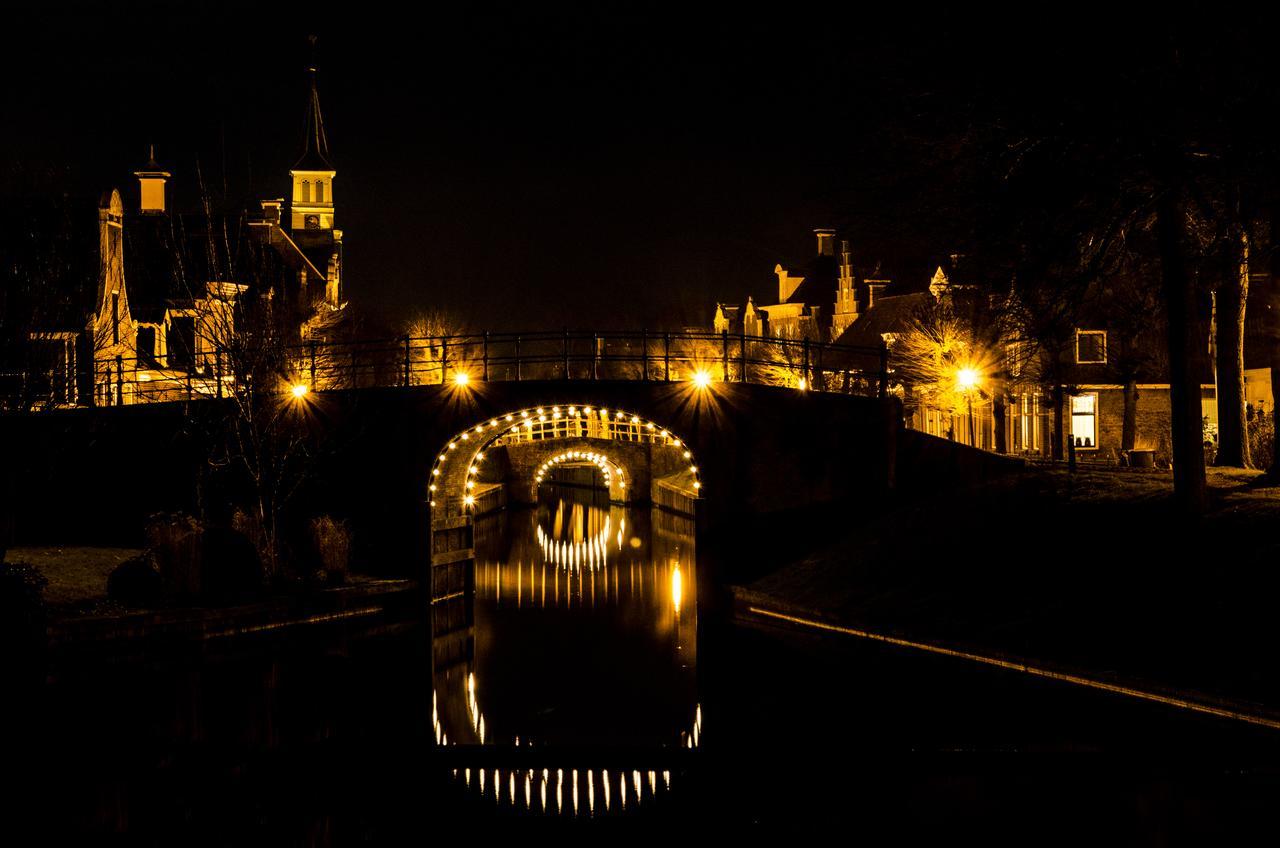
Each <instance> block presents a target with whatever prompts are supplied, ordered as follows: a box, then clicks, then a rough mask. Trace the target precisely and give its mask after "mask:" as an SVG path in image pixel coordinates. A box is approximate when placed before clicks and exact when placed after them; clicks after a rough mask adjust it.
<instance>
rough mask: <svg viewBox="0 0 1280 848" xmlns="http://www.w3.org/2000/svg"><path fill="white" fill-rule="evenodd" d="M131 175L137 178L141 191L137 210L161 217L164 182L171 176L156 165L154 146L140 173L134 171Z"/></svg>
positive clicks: (151, 147) (163, 209)
mask: <svg viewBox="0 0 1280 848" xmlns="http://www.w3.org/2000/svg"><path fill="white" fill-rule="evenodd" d="M133 175H134V176H135V177H137V178H138V186H139V188H140V190H141V192H140V193H141V197H142V199H141V203H140V204H139V206H138V208H139V209H140V210H141V211H142V212H148V213H151V214H156V215H161V214H163V213H164V211H165V204H164V201H165V197H164V189H165V181H166V180H168V179H169V177H170V176H172V175H171V174H170V173H169V172H168V171H166V170H165V169H164V168H161V167H160V166H159V165H158V164H156V146H155V145H154V144H153V145H151V146H150V155H149V156H148V157H147V164H146V165H144V166H143V167H142V170H140V171H134V172H133Z"/></svg>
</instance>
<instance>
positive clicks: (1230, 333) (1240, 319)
mask: <svg viewBox="0 0 1280 848" xmlns="http://www.w3.org/2000/svg"><path fill="white" fill-rule="evenodd" d="M1248 297H1249V241H1248V238H1247V236H1244V235H1241V237H1240V240H1239V242H1238V246H1236V247H1235V250H1233V251H1232V257H1231V259H1229V260H1228V261H1227V262H1226V267H1225V268H1224V269H1223V275H1222V280H1221V281H1220V283H1219V285H1218V298H1217V308H1216V310H1215V313H1216V316H1217V321H1216V322H1215V331H1214V334H1215V342H1216V344H1215V348H1216V353H1217V366H1218V377H1217V382H1218V386H1217V397H1218V454H1217V459H1216V462H1215V464H1217V465H1230V466H1233V467H1236V468H1248V467H1249V437H1248V432H1249V431H1248V429H1247V424H1246V420H1245V414H1246V413H1245V401H1244V318H1245V305H1246V303H1247V301H1248Z"/></svg>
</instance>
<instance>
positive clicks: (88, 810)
mask: <svg viewBox="0 0 1280 848" xmlns="http://www.w3.org/2000/svg"><path fill="white" fill-rule="evenodd" d="M699 651H700V655H699V689H700V693H701V695H700V697H701V698H702V715H703V733H702V739H701V744H700V747H699V749H698V750H696V751H692V752H687V751H686V752H680V751H672V750H666V751H661V752H658V753H657V761H658V762H659V763H660V765H658V766H657V768H669V769H670V770H671V772H672V783H671V785H672V789H671V791H670V792H668V793H663V794H661V795H660V796H659V797H656V798H654V799H651V800H647V801H646V803H645V804H644V805H642V806H639V807H637V806H633V807H630V808H628V809H627V810H626V811H625V812H621V811H619V810H618V807H617V800H618V799H617V797H616V796H615V797H614V807H613V810H612V812H610V813H608V814H605V813H602V812H600V811H599V810H598V809H597V810H596V811H595V812H594V813H589V812H588V811H587V810H586V800H585V799H583V800H582V805H581V807H580V809H579V811H578V812H577V813H573V812H571V811H570V807H569V801H568V799H567V798H566V800H565V802H564V807H563V809H562V811H561V812H558V813H544V812H541V811H540V810H539V811H534V812H529V811H528V810H526V809H525V808H524V806H523V805H522V804H521V803H514V804H513V803H511V802H510V801H509V800H508V799H504V798H503V797H501V796H500V795H499V796H497V797H495V795H494V793H493V790H492V784H490V787H489V789H488V792H487V793H485V792H481V791H478V790H477V789H476V788H475V780H474V778H473V780H472V785H471V788H470V789H467V788H464V787H463V786H462V785H461V783H460V781H458V780H457V779H453V778H452V777H451V769H452V768H453V767H455V766H457V765H459V764H461V763H465V762H468V761H469V760H468V759H467V757H470V756H473V755H474V756H475V758H476V759H475V761H474V762H475V765H477V766H482V767H497V766H501V767H503V768H504V769H508V770H509V768H510V767H511V765H513V764H514V765H517V766H522V765H523V764H525V763H533V759H536V763H533V764H535V765H540V766H549V767H550V769H551V771H552V773H555V771H556V769H558V768H563V769H564V770H565V771H566V772H568V770H570V769H574V768H577V769H582V770H586V769H588V768H591V769H595V770H596V771H597V773H598V772H599V770H600V769H601V768H609V769H613V770H614V772H613V773H614V774H617V773H618V772H619V771H623V772H624V773H625V770H626V769H628V768H630V767H631V766H630V764H628V763H627V762H625V759H626V756H627V755H626V754H624V753H619V752H618V751H615V750H611V749H600V750H576V751H573V752H555V751H547V752H546V753H545V755H543V754H542V753H539V752H534V753H533V754H532V755H530V753H529V752H528V749H525V750H524V751H523V752H516V753H515V754H511V752H506V753H504V752H503V751H501V750H499V751H493V750H484V751H479V752H471V753H469V752H465V751H463V752H459V751H457V750H456V749H455V750H449V751H446V753H447V754H448V756H449V758H448V759H445V758H444V757H443V756H442V752H441V750H440V749H438V748H436V747H434V745H433V740H432V733H431V682H430V681H431V675H430V671H429V660H430V651H429V645H428V639H427V636H426V634H425V632H424V631H423V630H422V629H421V628H417V627H409V628H407V629H404V630H402V631H400V632H395V633H385V632H384V633H382V634H381V635H376V636H370V635H361V634H357V633H355V632H353V631H351V630H349V629H347V628H344V627H335V628H331V629H329V630H326V631H324V632H323V634H321V633H318V632H313V633H311V634H309V635H306V636H298V635H296V636H293V637H287V636H263V637H261V638H255V639H254V640H251V641H246V642H243V643H240V644H238V645H229V646H227V648H226V649H224V650H222V651H220V652H219V653H217V654H205V655H203V656H200V657H190V658H187V659H185V660H183V661H180V662H174V663H170V664H164V665H155V664H153V665H150V666H130V667H127V668H117V669H113V670H109V671H108V670H103V671H100V672H92V673H91V672H87V673H85V674H83V675H79V676H76V677H74V678H73V677H67V678H65V679H63V680H61V681H59V682H57V683H56V684H53V685H51V686H49V687H47V688H46V689H44V690H43V691H41V693H40V694H39V696H38V697H37V698H36V700H35V701H34V702H33V703H31V704H30V705H29V707H30V709H29V710H27V711H26V712H25V715H24V717H19V718H18V719H16V724H15V723H13V722H11V723H8V724H7V725H6V727H7V728H9V729H15V728H16V729H18V730H20V731H21V734H20V735H19V736H12V737H10V744H9V746H8V747H7V749H6V750H7V753H8V756H7V759H6V763H7V768H8V769H9V772H10V774H20V775H22V778H23V779H22V780H21V781H20V782H19V783H18V784H17V785H15V786H14V787H13V788H12V789H11V790H10V791H8V792H7V793H6V795H5V801H6V805H7V806H8V810H7V811H6V817H5V827H6V828H7V830H6V831H5V832H6V833H9V834H11V835H13V834H18V833H20V832H22V830H23V829H25V828H29V827H35V828H36V832H38V833H40V834H42V835H43V838H44V841H46V842H48V843H50V844H58V843H64V844H65V842H66V840H68V839H70V840H71V841H74V842H76V843H77V844H98V843H103V842H105V843H107V844H131V845H132V844H143V845H173V844H184V845H237V846H240V845H352V844H379V845H383V844H385V845H401V844H409V843H418V844H421V843H427V842H430V841H432V840H435V839H440V838H446V837H448V838H451V837H453V836H454V835H461V836H464V837H474V836H475V835H479V834H483V833H485V832H487V831H489V830H492V829H494V828H499V829H503V830H509V831H511V832H513V833H525V832H527V831H530V830H535V831H536V830H546V829H548V828H555V829H561V828H564V827H568V828H570V829H579V830H581V829H584V828H592V829H599V828H603V829H605V830H610V831H614V832H622V830H623V829H624V828H625V829H626V832H635V829H636V828H640V829H645V830H648V829H650V828H651V829H652V832H654V833H655V834H659V833H661V834H665V835H667V836H668V837H670V836H675V835H677V834H679V835H680V836H690V835H694V834H709V835H711V836H716V835H722V834H734V833H738V832H740V831H743V830H764V831H767V832H772V833H786V834H793V835H794V834H797V833H812V834H815V835H816V834H818V833H826V834H827V835H828V836H829V835H830V834H832V833H833V832H836V833H843V834H845V836H846V837H847V838H848V839H850V840H852V839H854V838H857V839H858V840H859V841H864V840H867V839H873V840H874V841H876V842H882V841H885V840H890V839H891V840H892V841H893V842H894V844H912V843H913V842H916V841H918V840H923V839H925V838H929V839H934V838H939V837H941V838H945V839H946V840H948V841H955V840H961V841H968V839H969V838H977V839H980V840H981V841H982V844H1002V843H1003V844H1013V843H1017V844H1028V843H1031V844H1079V841H1080V840H1082V839H1087V840H1088V841H1089V842H1090V843H1091V844H1146V845H1168V844H1241V843H1243V842H1245V840H1246V839H1247V838H1248V837H1252V836H1254V835H1255V834H1257V833H1258V832H1259V829H1260V828H1266V827H1269V826H1270V825H1271V824H1272V823H1273V819H1274V816H1273V813H1274V799H1275V797H1276V792H1277V791H1278V790H1280V767H1278V765H1277V764H1280V736H1278V735H1277V734H1274V733H1271V732H1263V731H1261V730H1259V729H1257V728H1251V727H1247V726H1242V725H1239V724H1236V723H1232V722H1222V721H1219V720H1211V719H1206V718H1203V717H1198V716H1193V715H1189V714H1186V713H1181V712H1178V711H1171V710H1168V709H1164V708H1160V707H1157V706H1154V705H1148V704H1142V703H1135V702H1133V701H1129V700H1126V699H1123V698H1116V697H1114V696H1109V695H1105V694H1101V693H1096V692H1090V691H1085V690H1080V689H1075V688H1072V687H1064V686H1061V685H1058V684H1053V683H1049V682H1045V681H1035V680H1031V679H1028V678H1026V677H1022V676H1019V675H1010V674H1008V673H1003V672H999V671H996V670H990V669H975V668H972V667H969V666H966V665H963V664H957V663H954V662H952V661H949V660H944V659H941V658H935V657H928V656H921V655H918V654H910V653H903V652H899V651H895V650H892V649H886V648H884V647H883V646H877V645H869V644H867V643H863V642H854V641H851V640H830V639H821V638H816V637H813V636H809V635H806V634H803V633H793V632H790V631H787V630H779V629H773V628H765V629H758V628H742V627H732V626H729V625H727V624H720V625H709V626H707V627H706V628H705V629H704V632H703V633H702V634H701V635H700V646H699ZM9 706H13V704H12V703H10V704H9ZM531 756H532V757H533V759H530V757H531ZM508 757H509V758H510V760H511V761H510V762H508V761H507V759H508ZM459 758H461V759H459ZM652 767H653V766H652V765H642V766H641V768H652ZM506 773H507V772H506V771H504V772H503V775H504V776H503V778H502V779H501V780H499V781H497V782H498V783H499V784H505V783H506V778H505V774H506ZM637 779H638V778H637ZM599 803H600V799H599V798H597V799H596V804H597V806H598V805H599ZM832 828H836V829H837V830H835V831H832ZM15 844H22V843H15Z"/></svg>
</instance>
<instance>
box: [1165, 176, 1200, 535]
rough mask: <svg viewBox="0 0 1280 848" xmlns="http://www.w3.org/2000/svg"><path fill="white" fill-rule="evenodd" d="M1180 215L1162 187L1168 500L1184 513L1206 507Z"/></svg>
mask: <svg viewBox="0 0 1280 848" xmlns="http://www.w3.org/2000/svg"><path fill="white" fill-rule="evenodd" d="M1182 235H1183V226H1182V219H1181V213H1180V212H1179V209H1178V206H1177V201H1176V199H1175V198H1174V196H1173V193H1172V191H1171V190H1170V188H1168V187H1164V188H1163V190H1161V191H1160V194H1159V200H1158V201H1157V204H1156V238H1157V242H1158V245H1159V251H1160V283H1161V290H1162V293H1163V295H1164V301H1165V310H1166V314H1167V316H1168V319H1169V326H1168V332H1167V341H1168V347H1169V407H1170V409H1169V412H1170V418H1171V424H1172V427H1171V429H1172V436H1173V496H1174V500H1175V501H1176V502H1177V504H1178V506H1179V507H1180V508H1181V509H1182V510H1183V511H1184V512H1187V513H1191V514H1199V513H1202V512H1203V511H1204V508H1205V494H1206V492H1205V472H1204V430H1203V425H1202V421H1201V405H1200V381H1201V379H1202V374H1203V365H1204V363H1205V356H1204V347H1205V345H1204V344H1203V341H1204V340H1203V339H1202V338H1201V334H1200V332H1199V323H1200V322H1199V320H1198V319H1199V315H1198V314H1197V313H1198V310H1197V308H1196V306H1197V304H1196V296H1195V289H1194V285H1193V281H1192V279H1191V275H1190V274H1189V273H1188V270H1187V262H1186V257H1185V256H1184V255H1183V244H1182Z"/></svg>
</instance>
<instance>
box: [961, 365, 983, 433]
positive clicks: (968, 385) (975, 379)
mask: <svg viewBox="0 0 1280 848" xmlns="http://www.w3.org/2000/svg"><path fill="white" fill-rule="evenodd" d="M981 380H982V375H981V374H979V373H978V370H977V369H976V368H961V369H960V370H959V371H957V372H956V386H957V387H958V388H959V389H960V391H962V392H964V394H965V398H966V400H968V402H969V446H970V447H975V448H976V447H977V446H978V439H977V434H976V433H975V432H974V427H973V393H974V392H975V391H977V389H978V383H979V382H980V381H981Z"/></svg>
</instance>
